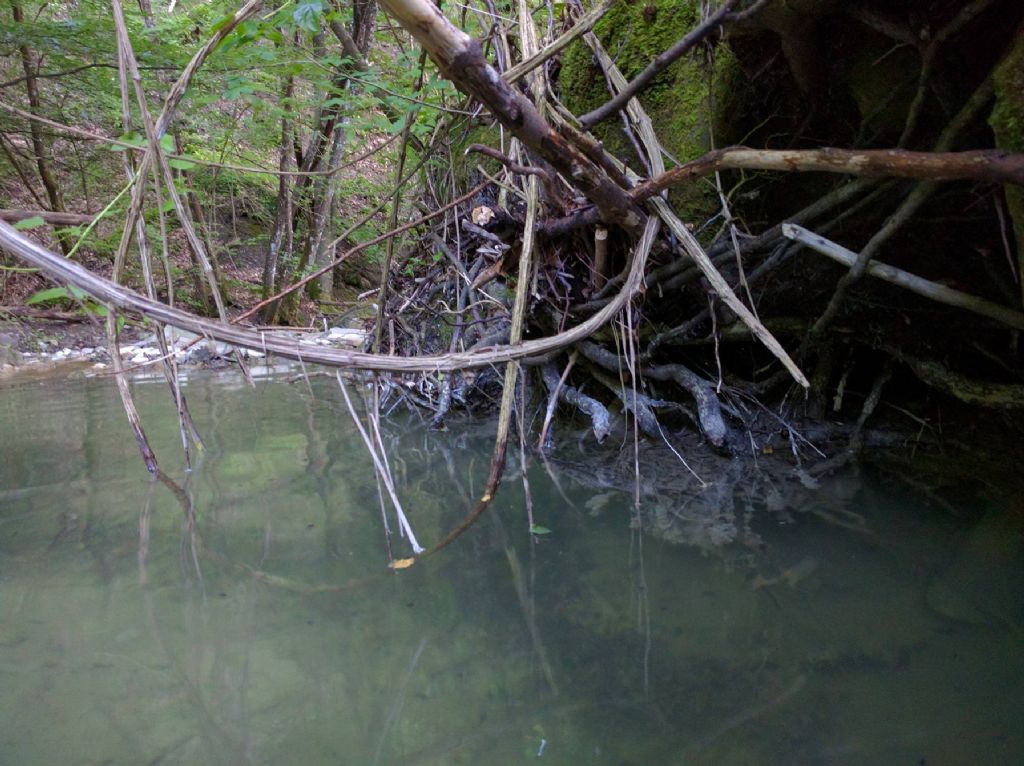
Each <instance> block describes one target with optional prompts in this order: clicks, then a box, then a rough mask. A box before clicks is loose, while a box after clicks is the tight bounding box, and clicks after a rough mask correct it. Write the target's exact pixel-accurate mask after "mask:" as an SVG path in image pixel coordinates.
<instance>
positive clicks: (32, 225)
mask: <svg viewBox="0 0 1024 766" xmlns="http://www.w3.org/2000/svg"><path fill="white" fill-rule="evenodd" d="M45 225H46V221H44V220H43V217H42V216H41V215H34V216H32V217H31V218H22V219H21V220H20V221H18V222H16V223H15V224H14V228H15V229H17V230H18V231H28V230H29V229H38V228H39V227H40V226H45Z"/></svg>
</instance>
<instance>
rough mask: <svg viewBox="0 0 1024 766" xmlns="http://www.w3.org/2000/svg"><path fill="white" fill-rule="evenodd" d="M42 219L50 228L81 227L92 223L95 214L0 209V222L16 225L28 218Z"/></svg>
mask: <svg viewBox="0 0 1024 766" xmlns="http://www.w3.org/2000/svg"><path fill="white" fill-rule="evenodd" d="M37 216H38V217H39V218H42V219H43V220H44V221H46V223H48V224H50V225H52V226H82V225H87V224H90V223H92V219H93V218H95V217H96V213H58V212H54V211H52V210H11V209H10V208H0V221H7V222H8V223H17V222H18V221H24V220H26V219H28V218H35V217H37Z"/></svg>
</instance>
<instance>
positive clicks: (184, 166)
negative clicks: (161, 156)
mask: <svg viewBox="0 0 1024 766" xmlns="http://www.w3.org/2000/svg"><path fill="white" fill-rule="evenodd" d="M167 164H168V165H170V166H171V167H172V168H174V169H175V170H191V169H192V168H194V167H195V166H196V163H194V162H192V161H191V160H185V159H170V160H167Z"/></svg>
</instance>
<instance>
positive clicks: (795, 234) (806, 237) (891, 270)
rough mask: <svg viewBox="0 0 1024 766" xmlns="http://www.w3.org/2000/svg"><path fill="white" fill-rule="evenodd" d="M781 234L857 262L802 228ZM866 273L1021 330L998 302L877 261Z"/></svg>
mask: <svg viewBox="0 0 1024 766" xmlns="http://www.w3.org/2000/svg"><path fill="white" fill-rule="evenodd" d="M782 233H783V234H784V235H785V236H787V237H789V238H790V239H792V240H793V241H795V242H799V243H800V244H801V245H806V246H807V247H809V248H810V249H812V250H814V251H816V252H819V253H821V254H822V255H825V256H828V257H829V258H831V259H832V260H834V261H838V262H839V263H842V264H843V265H845V266H853V264H854V263H856V262H857V254H856V253H855V252H853V251H852V250H847V249H846V248H845V247H843V246H842V245H838V244H836V243H835V242H832V241H831V240H828V239H825V238H824V237H822V236H820V235H818V234H815V233H814V232H813V231H808V230H807V229H805V228H803V227H802V226H797V225H795V224H792V223H787V224H783V226H782ZM867 273H868V274H870V275H871V276H873V277H877V278H878V279H882V280H885V281H886V282H889V283H891V284H894V285H897V286H899V287H904V288H906V289H907V290H910V291H911V292H913V293H917V294H918V295H921V296H924V297H925V298H930V299H931V300H933V301H938V302H939V303H944V304H946V305H947V306H956V307H957V308H962V309H966V310H967V311H972V312H974V313H975V314H980V315H981V316H984V317H988V318H989V319H994V320H996V321H997V322H1001V323H1003V324H1005V325H1009V326H1010V327H1013V328H1015V329H1017V330H1024V313H1021V312H1020V311H1017V310H1015V309H1011V308H1009V307H1008V306H1001V305H1000V304H998V303H993V302H992V301H989V300H985V299H984V298H979V297H977V296H976V295H970V294H968V293H964V292H961V291H960V290H954V289H953V288H952V287H946V286H945V285H940V284H939V283H937V282H932V281H931V280H928V279H924V278H923V277H919V276H917V275H916V274H911V273H910V272H909V271H904V270H903V269H898V268H896V267H895V266H889V265H888V264H884V263H879V262H878V261H871V263H869V264H868V266H867Z"/></svg>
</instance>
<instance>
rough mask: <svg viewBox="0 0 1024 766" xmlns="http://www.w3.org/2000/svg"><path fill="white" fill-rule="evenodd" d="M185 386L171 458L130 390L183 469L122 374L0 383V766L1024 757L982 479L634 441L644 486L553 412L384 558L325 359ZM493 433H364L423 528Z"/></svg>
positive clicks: (371, 502)
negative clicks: (120, 386) (556, 432)
mask: <svg viewBox="0 0 1024 766" xmlns="http://www.w3.org/2000/svg"><path fill="white" fill-rule="evenodd" d="M353 390H354V389H353ZM184 391H185V393H186V395H187V397H188V401H189V404H190V406H191V410H192V413H193V417H194V419H195V421H196V424H197V426H198V428H199V429H200V432H201V433H202V434H203V436H204V438H205V440H206V447H207V449H206V450H205V452H204V453H203V455H202V456H200V457H197V458H196V460H195V465H194V469H193V470H192V471H191V472H190V473H189V472H186V471H185V467H184V463H183V457H182V454H181V447H180V435H179V433H178V426H177V420H176V418H175V414H174V410H173V408H172V407H171V406H170V404H169V396H168V394H167V391H166V387H165V386H163V385H162V384H160V383H141V382H140V383H136V384H135V385H134V393H135V397H136V402H137V404H138V406H139V409H140V412H141V415H142V421H143V424H144V427H145V428H146V431H147V434H148V435H149V438H150V441H151V443H152V445H153V447H154V449H155V451H156V453H157V456H158V457H159V458H160V460H161V466H162V467H163V469H164V471H165V472H166V473H167V475H168V476H170V477H171V478H172V479H174V480H175V481H176V482H178V486H177V487H175V488H173V489H172V488H169V487H168V486H167V485H165V484H163V483H160V482H159V481H156V480H154V479H152V478H151V477H150V476H149V475H148V474H147V473H146V471H145V469H144V467H143V464H142V461H141V460H140V458H139V456H138V451H137V449H136V446H135V443H134V440H133V439H132V436H131V432H130V430H129V428H128V425H127V422H126V419H125V417H124V413H123V411H122V409H121V405H120V401H119V399H118V397H117V394H116V389H115V387H114V384H113V382H112V381H111V380H109V379H106V380H100V379H94V380H76V381H60V380H43V381H27V380H26V381H21V382H12V383H8V384H6V385H3V386H0V438H2V442H0V445H2V446H0V764H4V765H5V766H19V765H20V764H43V763H52V764H68V765H72V764H82V765H83V766H84V765H86V764H89V765H92V764H162V765H166V764H190V765H191V764H284V763H295V764H359V765H362V764H366V765H367V766H370V765H372V764H402V765H403V766H413V765H414V764H483V765H486V764H495V765H503V764H517V763H531V764H533V763H537V764H545V763H548V764H591V763H592V764H615V765H616V766H617V765H619V764H769V763H793V764H907V765H908V766H911V765H913V764H934V765H937V766H938V765H942V764H969V763H979V764H980V763H984V764H1019V763H1024V543H1022V539H1024V537H1022V533H1024V522H1022V520H1021V517H1022V515H1024V512H1022V508H1021V502H1020V501H1017V502H1016V506H1017V507H1014V502H1013V501H1009V502H1007V501H1002V502H996V501H994V500H993V499H992V496H993V493H992V492H991V491H988V490H989V489H991V488H988V489H986V486H985V483H984V481H982V480H981V479H979V480H978V482H977V486H974V485H969V484H968V485H963V486H958V487H954V488H953V489H952V490H950V489H948V488H945V489H943V490H941V491H940V492H938V493H934V492H933V493H927V492H926V493H924V494H921V493H917V492H915V491H913V490H912V489H911V488H910V486H909V485H908V484H907V483H905V482H895V481H893V480H892V479H891V477H890V478H887V477H885V476H884V475H881V474H878V473H876V472H873V471H871V470H865V469H861V470H853V469H851V470H849V471H847V472H846V473H844V474H841V475H839V476H837V477H834V478H832V479H828V480H822V481H820V482H811V481H809V480H802V484H801V486H803V491H802V492H792V491H788V490H787V489H785V488H786V487H787V486H789V484H792V481H791V480H790V478H789V477H782V478H780V477H779V476H772V475H770V474H771V473H772V472H773V471H774V472H776V473H778V472H779V471H781V470H782V469H780V468H779V465H782V464H781V463H774V464H771V465H769V464H764V465H756V464H752V463H751V461H749V460H748V461H740V460H736V461H734V465H733V466H732V467H730V468H729V469H728V470H729V471H732V472H733V474H735V472H736V471H740V470H742V471H743V472H744V475H746V474H747V473H749V472H751V471H753V472H758V473H759V475H760V474H764V473H765V472H767V473H768V474H769V475H766V476H764V477H763V481H761V482H760V483H754V484H752V483H751V482H749V481H742V482H741V481H733V482H726V481H716V477H715V476H713V475H705V476H704V483H705V485H706V486H705V485H700V486H699V487H698V486H697V485H695V484H694V482H693V480H692V479H691V478H687V477H689V474H687V473H686V471H685V469H684V468H683V467H682V465H678V466H676V467H675V468H672V467H671V466H672V465H673V464H672V463H671V462H662V463H659V464H658V465H657V467H656V468H651V465H652V464H651V463H650V462H647V461H643V460H642V461H641V465H640V473H641V482H642V485H643V488H644V489H643V492H642V493H641V502H640V507H639V509H638V508H637V507H636V505H635V503H634V493H633V492H632V491H631V490H630V488H629V482H628V481H626V482H623V481H619V480H611V479H607V478H605V479H600V478H598V477H600V476H602V475H604V474H601V472H600V471H597V470H596V469H595V468H594V466H595V465H596V464H597V463H598V462H600V458H599V457H598V455H597V453H599V452H600V453H602V454H605V453H608V452H609V450H611V452H613V453H614V452H615V451H616V450H617V449H618V445H612V446H611V447H609V446H608V445H607V444H606V445H605V447H603V448H598V447H597V446H596V445H595V444H594V442H593V440H592V438H591V439H588V438H586V437H585V435H584V434H583V432H581V434H580V436H579V438H578V439H576V438H575V437H573V436H570V435H569V434H568V433H566V434H560V437H561V438H560V442H559V443H560V444H563V446H562V447H561V448H560V450H561V451H560V452H558V453H556V455H555V456H554V458H553V459H552V460H551V461H550V462H549V463H547V464H544V463H542V462H540V461H538V460H537V459H535V458H530V459H529V462H528V470H527V472H526V478H527V480H528V485H526V484H524V482H523V481H522V478H521V476H520V474H521V471H520V464H519V463H518V461H517V460H512V461H510V466H509V468H508V470H507V473H506V483H505V485H504V486H503V487H502V489H501V491H500V493H499V495H498V497H497V499H496V501H495V503H494V505H493V506H492V507H491V509H490V510H488V512H487V513H486V514H485V515H484V516H483V517H482V518H481V519H480V520H479V521H478V522H477V523H476V525H475V526H473V527H472V528H471V529H470V530H469V531H468V532H466V533H465V534H464V535H463V536H462V537H460V538H459V539H457V540H456V541H455V542H454V543H453V544H451V545H450V546H449V547H447V548H446V549H444V550H443V551H441V552H440V553H438V554H436V555H434V556H432V557H429V558H427V559H425V560H423V561H419V562H417V563H416V564H415V565H413V566H412V567H410V568H408V569H404V570H401V571H392V570H389V569H388V567H387V563H388V550H387V548H388V544H389V543H388V539H387V538H386V535H385V532H384V521H383V520H382V517H381V510H380V502H379V497H378V489H377V485H376V482H375V480H374V473H373V468H372V463H371V460H370V457H369V455H368V454H367V452H366V450H365V448H364V446H363V443H362V441H361V440H360V437H359V435H358V433H357V432H356V430H355V428H354V426H353V424H352V420H351V418H350V416H349V414H348V411H347V410H346V408H345V405H344V401H343V400H342V398H341V395H340V392H339V389H338V385H337V382H336V381H335V380H334V379H333V378H331V377H314V378H311V379H310V380H309V381H298V382H292V383H289V382H287V381H284V380H282V379H272V380H262V381H259V382H258V383H257V385H256V388H255V390H253V389H250V388H248V387H247V386H245V385H244V384H243V383H242V382H241V380H240V378H239V377H238V376H237V375H235V374H234V373H222V374H214V373H208V374H195V375H193V376H192V377H191V378H190V380H189V382H188V384H187V385H186V386H185V387H184ZM492 428H493V425H492V424H489V423H486V422H478V421H459V420H457V419H456V420H453V421H451V422H450V424H449V428H448V430H447V431H444V432H436V431H431V430H430V429H429V428H428V424H427V423H426V422H424V421H423V420H422V419H421V418H420V417H419V416H417V415H416V414H414V413H410V412H407V411H405V410H404V409H403V408H402V407H398V408H397V409H395V410H394V412H393V413H392V414H391V415H390V416H389V417H388V418H387V419H386V420H385V421H384V423H383V424H382V429H383V438H384V441H385V444H386V446H387V454H388V458H389V462H390V467H391V470H392V473H393V475H394V479H395V485H396V490H397V494H398V496H399V498H400V499H401V501H402V503H403V506H404V508H405V510H406V513H407V514H408V517H409V520H410V523H411V525H412V528H413V530H414V531H415V534H416V536H417V537H418V539H419V541H420V542H421V543H422V544H423V545H424V546H426V547H429V546H430V545H431V544H433V543H434V542H436V541H438V540H440V539H442V538H443V537H444V535H445V534H446V533H447V532H448V531H449V530H450V529H452V528H453V527H455V526H456V525H457V524H458V522H459V521H460V519H462V518H463V516H464V515H465V514H466V513H467V511H468V510H469V509H470V508H471V507H472V504H473V502H474V499H475V498H476V497H478V495H479V493H480V492H482V486H483V482H484V480H485V477H486V473H487V468H488V461H489V457H490V450H491V447H492V433H491V429H492ZM630 447H631V445H630V444H626V445H623V446H622V450H623V453H622V454H623V455H624V456H625V457H624V458H617V456H615V455H612V457H613V458H616V459H618V462H619V463H620V464H626V465H629V464H630V462H631V458H629V457H628V455H629V449H630ZM518 452H519V451H518V449H510V453H516V455H517V456H518ZM666 466H668V467H666ZM737 466H742V468H740V467H737ZM588 469H589V471H588ZM645 472H646V475H645ZM674 472H677V473H678V475H679V479H678V481H677V482H676V483H675V484H672V481H671V478H672V477H671V476H669V475H668V474H673V475H674ZM652 474H653V475H652ZM783 479H784V480H783ZM659 480H660V482H659ZM798 483H801V482H798ZM527 486H528V488H527ZM665 487H674V489H671V490H669V489H665ZM929 494H930V495H931V496H929ZM939 495H941V497H940V496H939ZM527 498H529V501H530V502H529V505H530V506H532V513H533V516H534V523H535V524H536V525H537V526H538V527H539V528H541V531H542V532H545V533H544V534H539V535H530V534H529V532H528V520H527V507H528V503H527ZM387 523H388V525H389V527H390V528H391V530H392V532H393V534H392V535H391V537H390V547H391V550H392V555H393V556H394V557H395V558H402V557H406V556H409V555H410V553H411V551H410V548H409V544H408V541H407V540H406V539H404V538H402V537H400V536H399V535H398V534H397V529H398V527H397V524H396V521H395V518H394V515H393V512H392V510H391V509H390V508H389V509H388V516H387Z"/></svg>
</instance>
